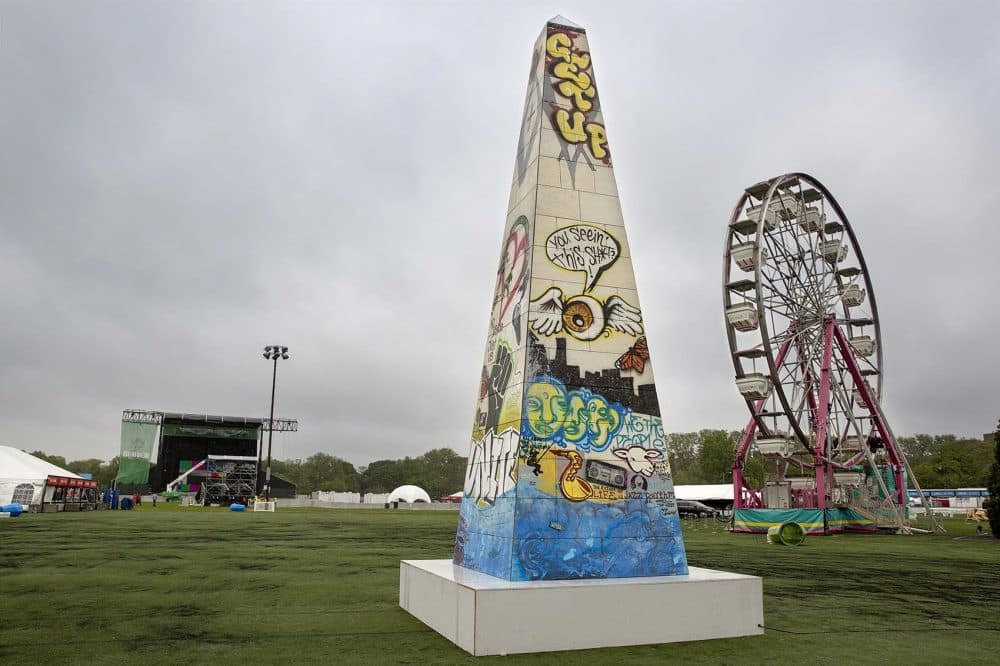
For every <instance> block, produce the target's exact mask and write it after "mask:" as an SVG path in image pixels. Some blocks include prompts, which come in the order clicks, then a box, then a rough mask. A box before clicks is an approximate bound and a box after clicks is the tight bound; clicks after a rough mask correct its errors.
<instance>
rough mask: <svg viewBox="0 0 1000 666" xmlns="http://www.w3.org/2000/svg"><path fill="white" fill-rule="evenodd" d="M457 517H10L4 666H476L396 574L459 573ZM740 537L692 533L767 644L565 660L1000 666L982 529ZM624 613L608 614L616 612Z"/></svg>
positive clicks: (194, 513)
mask: <svg viewBox="0 0 1000 666" xmlns="http://www.w3.org/2000/svg"><path fill="white" fill-rule="evenodd" d="M456 519H457V513H455V512H443V511H414V510H402V509H401V510H398V511H387V510H383V511H360V510H358V511H355V510H346V511H327V510H322V509H286V510H283V511H282V510H279V512H278V513H274V514H260V513H258V514H251V513H244V514H234V513H230V512H229V511H226V510H224V509H203V508H181V507H175V506H164V505H163V504H161V505H160V506H158V507H156V508H155V509H154V508H152V507H148V506H143V507H141V508H140V509H139V510H136V511H114V512H110V511H109V512H93V513H86V514H44V515H25V516H22V517H20V518H17V519H4V520H3V521H2V522H0V661H2V662H4V663H6V664H20V663H42V662H44V661H48V660H57V659H61V660H72V661H73V662H77V663H80V662H83V663H88V662H89V663H95V662H96V663H143V664H153V663H206V661H212V662H214V663H244V664H250V663H278V662H284V663H288V664H293V663H359V664H382V663H386V664H388V663H397V664H453V663H464V662H472V661H474V660H473V658H471V657H469V656H468V655H466V654H465V653H464V652H462V651H461V650H459V648H457V647H455V646H454V645H452V644H451V643H449V642H448V641H447V640H445V639H444V638H442V637H440V636H439V635H438V634H436V633H435V632H433V631H431V630H430V629H428V628H427V627H425V626H424V625H423V624H421V623H420V622H418V621H417V620H415V619H414V618H412V617H411V616H409V615H407V614H406V613H405V612H403V611H402V610H400V609H399V608H398V606H397V601H398V584H399V560H401V559H404V558H405V559H436V558H444V557H449V556H450V554H451V546H452V542H453V539H454V535H455V521H456ZM723 527H724V526H723V525H722V524H721V523H716V522H714V521H710V520H692V521H686V522H685V539H686V541H687V547H688V558H689V560H690V561H691V563H692V564H695V565H698V566H704V567H711V568H717V569H725V570H728V571H737V572H742V573H748V574H754V575H758V576H763V577H764V596H765V622H766V625H767V627H768V630H767V631H766V632H765V634H764V635H763V636H757V637H751V638H742V639H730V640H720V641H708V642H699V643H677V644H672V645H660V646H642V647H634V648H617V649H611V650H589V651H583V652H574V653H564V654H561V655H559V656H558V658H559V659H569V660H572V662H573V663H575V664H604V663H609V662H612V661H615V662H620V663H628V664H635V663H647V662H648V663H662V662H664V661H666V660H669V661H674V660H676V661H677V662H680V663H763V662H774V661H788V660H794V661H798V660H808V661H810V662H813V663H845V662H848V661H851V662H871V663H874V662H895V663H906V662H909V663H945V662H950V663H975V662H979V663H985V662H994V661H995V659H996V655H997V654H998V653H1000V618H998V616H997V613H996V609H997V608H998V607H1000V576H998V575H997V571H998V568H997V567H998V563H1000V542H994V540H992V539H976V538H975V537H974V536H973V538H971V539H956V538H955V537H961V536H972V535H974V534H975V526H974V525H971V524H966V523H964V522H963V521H961V520H951V521H948V522H947V528H948V530H949V534H948V535H945V536H916V537H894V536H864V535H858V536H852V535H845V536H835V537H825V538H824V537H809V538H808V539H807V540H806V542H805V544H804V545H803V546H801V547H799V548H787V547H780V546H769V545H767V544H765V542H764V538H763V537H761V536H754V535H732V534H729V533H727V532H725V531H724V529H723ZM627 603H628V600H627V599H611V600H609V608H613V607H614V605H615V604H627ZM580 612H581V613H582V614H585V613H587V612H588V611H587V609H580ZM605 612H606V611H605ZM524 630H525V631H547V630H548V629H547V628H546V627H525V628H524ZM553 658H554V655H551V654H550V655H527V656H517V657H513V656H512V657H497V658H496V659H505V660H507V661H508V662H515V661H516V662H519V663H520V662H536V663H551V660H552V659H553Z"/></svg>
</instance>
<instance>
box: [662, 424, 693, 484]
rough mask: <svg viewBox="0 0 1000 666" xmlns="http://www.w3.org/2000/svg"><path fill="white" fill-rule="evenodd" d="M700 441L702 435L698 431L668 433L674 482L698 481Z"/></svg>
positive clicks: (668, 449)
mask: <svg viewBox="0 0 1000 666" xmlns="http://www.w3.org/2000/svg"><path fill="white" fill-rule="evenodd" d="M700 442H701V437H700V436H699V434H698V433H696V432H677V433H671V434H669V435H667V451H668V455H669V456H670V470H671V472H672V473H673V477H674V483H676V484H682V483H697V481H698V446H699V444H700Z"/></svg>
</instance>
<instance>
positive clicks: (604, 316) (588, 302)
mask: <svg viewBox="0 0 1000 666" xmlns="http://www.w3.org/2000/svg"><path fill="white" fill-rule="evenodd" d="M528 322H529V324H530V325H531V328H532V329H533V330H534V331H535V332H536V333H539V334H541V335H555V334H556V333H561V332H562V331H563V330H564V329H565V330H566V332H567V333H569V334H570V335H572V336H573V337H574V338H576V339H578V340H585V341H586V340H596V339H597V338H598V337H600V336H601V335H602V334H603V333H604V332H605V331H608V330H615V331H619V332H620V333H627V334H629V335H642V313H641V312H639V308H637V307H635V306H632V305H629V304H628V303H627V302H626V301H625V299H624V298H622V297H621V296H611V297H610V298H608V299H607V300H606V301H604V303H601V302H600V301H599V300H598V299H596V298H594V297H593V296H588V295H586V294H580V295H578V296H572V297H570V298H567V299H564V298H563V292H562V289H560V288H559V287H551V288H549V289H548V290H547V291H546V292H545V293H544V294H542V295H541V296H539V297H538V298H537V299H535V300H533V301H531V306H530V308H529V309H528Z"/></svg>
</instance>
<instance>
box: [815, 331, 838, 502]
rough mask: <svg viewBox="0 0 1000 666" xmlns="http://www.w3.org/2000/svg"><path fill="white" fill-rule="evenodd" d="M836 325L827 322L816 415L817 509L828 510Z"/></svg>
mask: <svg viewBox="0 0 1000 666" xmlns="http://www.w3.org/2000/svg"><path fill="white" fill-rule="evenodd" d="M835 328H836V323H835V322H834V320H833V318H832V317H831V318H830V319H828V320H827V322H826V326H825V327H824V334H823V364H822V365H821V366H820V371H819V405H817V414H816V441H815V442H814V444H813V454H814V456H815V460H816V508H817V509H825V508H826V483H827V479H828V472H829V471H830V469H829V463H828V462H827V461H826V458H827V450H826V418H827V416H828V407H829V404H830V359H831V358H832V357H833V337H834V332H833V331H834V329H835Z"/></svg>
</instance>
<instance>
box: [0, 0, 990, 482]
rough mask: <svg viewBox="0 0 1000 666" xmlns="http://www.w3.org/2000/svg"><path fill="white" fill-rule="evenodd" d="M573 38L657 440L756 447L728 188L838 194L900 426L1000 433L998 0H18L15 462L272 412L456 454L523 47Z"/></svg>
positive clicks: (358, 459)
mask: <svg viewBox="0 0 1000 666" xmlns="http://www.w3.org/2000/svg"><path fill="white" fill-rule="evenodd" d="M555 14H563V15H565V16H567V17H568V18H570V19H572V20H574V21H576V22H578V23H580V24H582V25H583V26H584V27H586V28H587V31H588V35H589V38H590V47H591V50H592V54H593V62H594V68H595V72H596V76H597V83H598V86H599V90H600V94H601V97H602V104H603V110H604V114H605V120H606V124H607V128H608V136H609V142H610V147H611V150H612V151H613V153H614V155H615V171H616V172H617V179H618V186H619V191H620V194H621V201H622V206H623V210H624V215H625V221H626V225H627V229H628V233H629V239H630V244H631V247H632V251H633V256H634V264H635V272H636V278H637V281H638V286H639V291H640V298H641V299H642V303H643V306H644V307H643V312H644V315H645V318H646V323H647V331H648V338H649V347H650V351H651V354H652V358H653V361H654V363H655V364H656V377H657V380H658V381H657V388H658V392H659V395H660V401H661V406H662V412H663V416H664V422H665V428H666V430H667V431H668V432H677V431H689V430H696V429H700V428H706V427H725V428H740V427H742V426H743V425H744V423H745V421H746V418H747V413H746V406H745V404H744V402H743V400H742V399H741V398H740V396H739V394H738V392H737V391H736V389H735V387H734V385H733V381H732V376H733V369H732V364H731V362H730V360H729V349H728V345H727V342H726V338H725V329H724V325H723V317H722V298H721V290H722V288H721V281H722V271H721V264H722V260H721V255H722V246H723V241H724V238H725V228H726V224H727V222H728V218H729V214H730V211H731V208H732V206H733V205H734V203H735V202H736V200H737V198H738V197H739V195H740V193H741V190H742V188H743V187H745V186H747V185H749V184H751V183H754V182H756V181H759V180H762V179H764V178H767V177H770V176H774V175H777V174H779V173H784V172H789V171H806V172H808V173H811V174H812V175H814V176H816V177H817V178H818V179H819V180H821V181H822V182H823V183H824V184H825V185H826V186H827V187H828V188H830V190H831V191H832V192H833V194H834V196H836V197H837V199H838V200H839V201H840V203H841V205H842V206H843V208H844V210H845V212H846V214H847V216H848V218H849V219H850V221H851V223H852V225H853V227H854V229H855V232H856V233H857V235H858V238H859V241H860V244H861V247H862V248H863V250H864V253H865V256H866V259H867V261H868V264H869V268H870V271H871V275H872V279H873V284H874V287H875V292H876V296H877V300H878V305H879V310H880V314H881V318H882V335H883V341H884V348H885V378H886V379H885V402H884V404H885V407H886V410H887V413H888V415H889V418H890V420H891V422H892V423H893V427H894V429H895V431H896V432H897V434H900V435H904V434H912V433H917V432H930V433H957V434H967V435H976V436H978V435H980V434H982V433H983V432H986V431H988V430H992V429H993V428H994V426H995V425H996V421H997V418H998V417H1000V400H998V395H1000V391H998V389H997V384H998V380H997V374H998V373H997V370H998V369H1000V349H998V344H997V335H998V331H1000V306H998V304H997V302H996V292H997V285H998V277H997V276H998V275H1000V272H998V266H1000V261H998V258H997V252H998V250H1000V231H998V228H1000V224H998V219H997V218H998V215H1000V187H998V186H997V182H996V179H997V177H998V174H1000V168H998V166H1000V164H998V163H1000V157H998V155H1000V129H998V127H1000V124H998V118H1000V39H998V38H997V35H996V29H997V26H998V25H1000V4H997V3H996V2H962V3H944V2H915V1H906V2H898V3H889V2H874V3H873V2H869V1H863V2H837V3H831V2H827V1H815V2H809V1H802V0H799V1H796V2H747V3H727V2H715V3H706V2H702V1H691V2H650V3H634V4H633V3H621V2H607V0H602V1H600V2H559V3H553V2H523V3H521V2H509V1H508V2H502V3H501V2H496V3H486V2H483V3H476V2H454V3H445V2H439V3H426V2H423V3H418V2H397V3H376V2H364V3H360V2H359V3H340V2H338V3H334V2H324V3H304V2H280V3H279V2H241V3H236V2H200V3H194V2H125V1H121V2H71V1H69V0H66V1H63V2H38V1H31V2H28V1H15V2H12V1H11V0H3V1H2V2H0V84H2V88H0V225H2V232H3V233H2V236H0V313H2V317H3V325H2V327H0V344H2V346H3V349H4V354H3V360H2V361H0V444H7V445H13V446H17V447H21V448H25V449H28V450H33V449H42V450H45V451H47V452H50V453H56V454H60V455H64V456H66V457H67V458H68V459H78V458H86V457H98V458H102V459H108V458H111V457H112V456H114V455H117V453H118V445H119V441H118V440H119V421H120V418H121V411H122V410H123V409H125V408H138V409H150V410H162V411H184V412H197V413H209V414H232V415H250V416H262V415H266V413H267V409H268V404H269V399H270V388H271V386H270V381H271V366H270V364H269V363H268V362H267V361H265V360H264V359H263V358H261V351H262V347H263V346H264V345H265V344H269V343H280V344H284V345H287V346H288V347H290V348H291V356H292V358H291V360H289V361H287V362H282V363H281V364H280V365H279V367H278V401H277V405H278V409H277V415H278V416H280V417H294V418H298V419H299V420H300V422H301V430H300V432H298V433H296V434H294V435H284V436H276V446H275V452H274V453H275V455H276V456H277V457H279V458H297V457H306V456H308V455H309V454H311V453H313V452H315V451H326V452H329V453H331V454H334V455H338V456H341V457H344V458H346V459H348V460H350V461H351V462H354V463H356V464H363V463H367V462H370V461H372V460H376V459H380V458H387V457H388V458H395V457H402V456H404V455H411V456H412V455H420V454H421V453H423V452H425V451H427V450H428V449H431V448H435V447H440V446H450V447H452V448H454V449H455V450H456V451H458V452H459V453H461V454H462V455H466V453H467V442H468V438H469V433H470V431H471V426H472V419H473V414H474V410H475V402H476V398H477V395H478V386H479V380H480V364H481V362H482V354H483V348H484V343H485V338H486V327H487V322H488V320H489V313H490V302H491V297H492V291H493V282H494V273H495V266H496V262H497V258H498V256H499V250H500V240H501V233H502V228H503V224H504V216H505V213H506V204H507V199H508V194H509V191H508V188H509V183H510V177H511V173H512V170H513V165H514V154H515V149H516V146H517V137H518V130H519V124H520V119H521V107H522V104H523V100H524V92H525V85H526V79H527V74H528V67H529V64H530V60H531V46H532V44H533V42H534V40H535V37H536V36H537V34H538V32H539V31H540V30H541V28H542V26H543V24H544V22H545V21H546V20H547V19H548V18H550V17H551V16H553V15H555Z"/></svg>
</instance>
